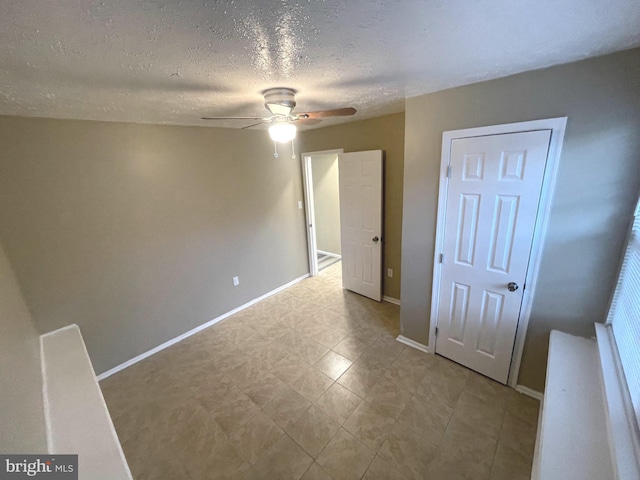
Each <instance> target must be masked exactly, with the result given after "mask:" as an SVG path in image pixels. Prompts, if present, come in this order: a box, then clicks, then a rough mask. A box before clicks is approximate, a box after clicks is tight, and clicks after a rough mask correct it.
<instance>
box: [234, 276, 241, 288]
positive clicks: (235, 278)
mask: <svg viewBox="0 0 640 480" xmlns="http://www.w3.org/2000/svg"><path fill="white" fill-rule="evenodd" d="M238 285H240V279H239V278H238V277H233V286H234V287H237V286H238Z"/></svg>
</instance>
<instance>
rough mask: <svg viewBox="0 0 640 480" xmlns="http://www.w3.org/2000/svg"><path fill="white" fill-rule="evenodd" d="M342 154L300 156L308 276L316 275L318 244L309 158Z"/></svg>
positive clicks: (336, 150)
mask: <svg viewBox="0 0 640 480" xmlns="http://www.w3.org/2000/svg"><path fill="white" fill-rule="evenodd" d="M332 153H335V154H339V153H344V148H336V149H334V150H321V151H319V152H307V153H303V154H302V156H301V160H302V178H303V182H302V188H303V190H304V203H305V217H306V220H307V251H308V254H309V276H311V277H315V276H316V275H318V243H317V239H316V217H315V213H314V208H313V173H312V169H311V157H313V156H315V155H327V154H332Z"/></svg>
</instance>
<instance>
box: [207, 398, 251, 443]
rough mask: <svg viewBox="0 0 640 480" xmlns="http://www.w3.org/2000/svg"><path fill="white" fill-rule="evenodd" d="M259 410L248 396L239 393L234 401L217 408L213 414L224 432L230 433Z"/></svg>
mask: <svg viewBox="0 0 640 480" xmlns="http://www.w3.org/2000/svg"><path fill="white" fill-rule="evenodd" d="M259 410H260V409H259V408H258V406H257V405H256V404H255V403H253V402H252V401H251V399H250V398H249V397H248V396H246V395H245V394H240V396H239V397H238V398H237V399H236V400H235V401H233V402H231V403H229V404H228V405H225V406H224V408H221V409H219V410H218V411H217V412H216V413H214V414H213V416H214V418H215V420H216V423H217V424H218V425H220V428H222V430H223V431H224V433H226V434H227V435H231V434H232V433H233V432H235V431H236V430H237V429H238V428H240V427H241V426H242V425H244V424H245V423H247V421H249V419H251V417H253V416H254V415H255V414H256V413H258V411H259Z"/></svg>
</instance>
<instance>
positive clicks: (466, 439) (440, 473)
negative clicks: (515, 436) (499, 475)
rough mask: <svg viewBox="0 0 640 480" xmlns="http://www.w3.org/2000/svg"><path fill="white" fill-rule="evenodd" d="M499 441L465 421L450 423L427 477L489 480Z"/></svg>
mask: <svg viewBox="0 0 640 480" xmlns="http://www.w3.org/2000/svg"><path fill="white" fill-rule="evenodd" d="M497 443H498V442H497V440H495V439H493V438H491V437H489V436H488V435H486V434H484V433H482V432H479V431H477V430H474V429H473V428H471V427H470V426H468V425H467V424H464V423H462V422H460V423H455V422H453V421H452V422H450V423H449V426H448V427H447V430H446V431H445V433H444V435H443V436H442V440H441V442H440V445H439V446H438V451H437V452H436V454H435V456H434V458H433V460H432V461H431V463H430V464H429V468H428V471H427V475H426V478H453V479H458V478H460V479H463V478H464V479H467V478H468V479H478V480H481V479H488V478H489V474H490V472H491V465H492V463H493V457H494V455H495V451H496V446H497Z"/></svg>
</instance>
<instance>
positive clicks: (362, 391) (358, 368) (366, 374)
mask: <svg viewBox="0 0 640 480" xmlns="http://www.w3.org/2000/svg"><path fill="white" fill-rule="evenodd" d="M385 371H386V370H385V369H384V368H379V369H372V368H369V367H367V366H365V365H363V364H361V363H358V362H356V363H354V364H353V365H351V367H349V369H348V370H347V371H346V372H344V373H343V374H342V375H341V376H340V378H338V380H337V382H338V383H339V384H340V385H342V386H344V387H347V388H348V389H349V390H351V391H352V392H353V393H355V394H356V395H359V396H361V397H363V398H364V397H365V396H366V395H367V393H369V391H370V390H371V389H372V388H373V386H374V385H375V384H376V383H377V382H378V380H379V379H380V377H381V376H382V375H384V372H385Z"/></svg>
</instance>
